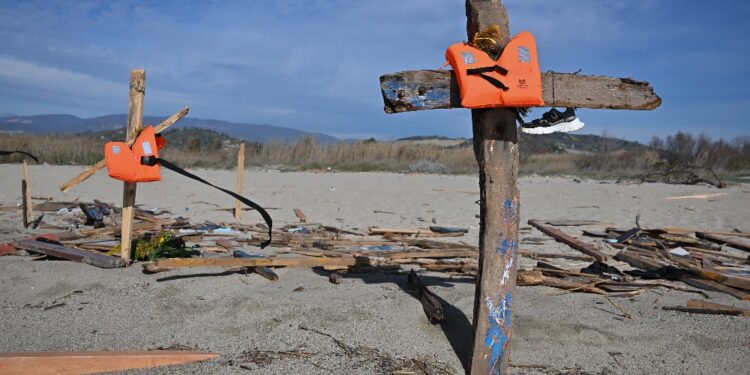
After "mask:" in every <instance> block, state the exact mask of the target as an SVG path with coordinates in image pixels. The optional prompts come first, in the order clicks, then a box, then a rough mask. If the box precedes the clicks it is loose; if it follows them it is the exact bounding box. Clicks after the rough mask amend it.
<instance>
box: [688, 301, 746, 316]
mask: <svg viewBox="0 0 750 375" xmlns="http://www.w3.org/2000/svg"><path fill="white" fill-rule="evenodd" d="M687 306H688V307H694V308H703V309H714V310H732V311H740V312H741V313H742V315H744V316H750V309H744V308H742V307H736V306H727V305H721V304H718V303H713V302H708V301H701V300H697V299H689V300H688V301H687Z"/></svg>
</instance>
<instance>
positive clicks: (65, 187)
mask: <svg viewBox="0 0 750 375" xmlns="http://www.w3.org/2000/svg"><path fill="white" fill-rule="evenodd" d="M189 111H190V108H188V107H185V108H183V109H181V110H180V111H179V112H177V113H175V114H173V115H172V116H169V117H167V118H166V119H165V120H164V121H162V122H161V123H159V125H156V126H155V127H154V132H155V133H156V134H159V133H161V132H163V131H165V130H167V128H169V127H170V126H172V125H173V124H174V123H176V122H177V121H179V120H180V119H182V118H183V117H185V116H186V115H187V114H188V112H189ZM134 141H135V140H131V141H128V146H132V145H133V142H134ZM106 166H107V161H106V160H104V159H102V160H99V162H98V163H96V164H94V165H92V166H90V167H88V168H86V170H85V171H83V172H81V173H79V174H78V175H77V176H75V177H73V178H71V179H70V180H69V181H68V182H66V183H64V184H62V185H60V191H62V192H63V193H65V192H68V191H70V189H72V188H74V187H76V186H77V185H78V184H80V183H81V182H83V181H86V179H88V178H89V177H91V176H93V175H94V173H96V171H98V170H100V169H103V168H104V167H106Z"/></svg>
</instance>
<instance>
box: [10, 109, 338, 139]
mask: <svg viewBox="0 0 750 375" xmlns="http://www.w3.org/2000/svg"><path fill="white" fill-rule="evenodd" d="M164 119H165V117H157V116H145V117H144V118H143V123H144V124H158V123H160V122H161V121H163V120H164ZM126 124H127V115H107V116H100V117H93V118H80V117H76V116H73V115H35V116H5V117H0V132H24V133H36V134H39V133H60V134H75V133H85V132H93V133H96V132H101V131H108V130H115V129H121V128H124V127H125V126H126ZM175 127H176V128H177V127H190V128H200V129H210V130H213V131H216V132H219V133H224V134H226V135H229V136H230V137H234V138H239V139H242V140H247V141H254V142H269V141H279V142H296V141H297V140H299V139H301V138H304V137H315V138H316V139H317V141H318V143H335V142H339V141H340V139H338V138H336V137H332V136H330V135H326V134H321V133H309V132H305V131H302V130H297V129H292V128H286V127H282V126H273V125H256V124H247V123H236V122H227V121H221V120H213V119H199V118H190V117H185V118H183V119H182V120H180V122H179V123H178V124H177V125H176V126H175Z"/></svg>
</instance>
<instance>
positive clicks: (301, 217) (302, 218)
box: [294, 208, 307, 223]
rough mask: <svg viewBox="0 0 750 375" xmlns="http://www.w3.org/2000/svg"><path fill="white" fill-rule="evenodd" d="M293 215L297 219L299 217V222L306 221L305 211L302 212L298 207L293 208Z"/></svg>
mask: <svg viewBox="0 0 750 375" xmlns="http://www.w3.org/2000/svg"><path fill="white" fill-rule="evenodd" d="M294 216H297V219H299V221H300V222H301V223H306V222H307V216H305V213H304V212H302V210H300V209H299V208H295V209H294Z"/></svg>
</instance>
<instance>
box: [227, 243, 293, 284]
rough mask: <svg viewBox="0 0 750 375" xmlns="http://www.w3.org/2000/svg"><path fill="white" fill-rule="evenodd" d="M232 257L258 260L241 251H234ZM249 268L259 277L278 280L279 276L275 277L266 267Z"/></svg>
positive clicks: (274, 273)
mask: <svg viewBox="0 0 750 375" xmlns="http://www.w3.org/2000/svg"><path fill="white" fill-rule="evenodd" d="M217 243H218V241H217ZM232 255H233V256H234V257H235V258H245V259H260V258H258V257H257V256H254V255H250V254H248V253H246V252H244V251H242V250H235V251H234V252H232ZM250 268H251V269H252V270H253V272H255V273H257V274H258V275H261V276H263V277H265V278H266V279H268V280H271V281H276V280H278V279H279V275H277V274H276V272H273V270H272V269H270V268H268V267H266V266H255V267H250Z"/></svg>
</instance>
